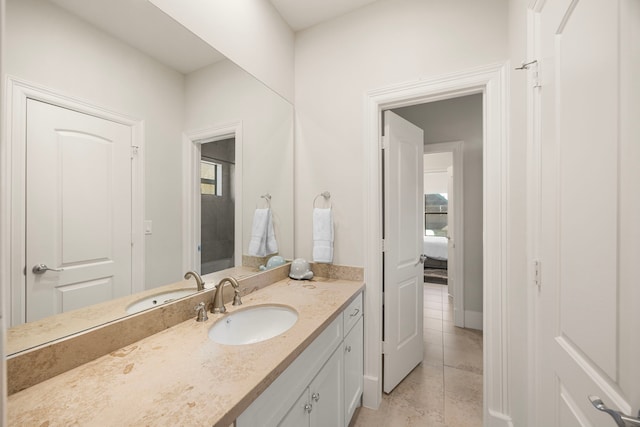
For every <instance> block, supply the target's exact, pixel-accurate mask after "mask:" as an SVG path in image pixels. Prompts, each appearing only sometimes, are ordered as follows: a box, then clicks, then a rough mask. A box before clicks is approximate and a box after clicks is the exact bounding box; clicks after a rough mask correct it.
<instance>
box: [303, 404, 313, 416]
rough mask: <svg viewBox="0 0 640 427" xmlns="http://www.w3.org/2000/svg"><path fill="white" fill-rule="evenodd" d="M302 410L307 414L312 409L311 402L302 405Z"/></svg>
mask: <svg viewBox="0 0 640 427" xmlns="http://www.w3.org/2000/svg"><path fill="white" fill-rule="evenodd" d="M304 410H305V412H307V413H308V414H310V413H311V411H313V405H312V404H311V403H305V405H304Z"/></svg>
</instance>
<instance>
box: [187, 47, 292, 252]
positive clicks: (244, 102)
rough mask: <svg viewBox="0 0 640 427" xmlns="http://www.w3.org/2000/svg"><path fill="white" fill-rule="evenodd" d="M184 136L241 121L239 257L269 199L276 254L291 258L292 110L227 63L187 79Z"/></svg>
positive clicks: (209, 67) (267, 89)
mask: <svg viewBox="0 0 640 427" xmlns="http://www.w3.org/2000/svg"><path fill="white" fill-rule="evenodd" d="M185 120H186V121H185V130H186V131H187V132H188V131H194V130H199V129H202V128H207V127H211V126H213V125H220V124H224V123H229V122H235V121H242V144H243V146H242V151H243V156H242V170H243V177H242V187H243V188H242V199H243V200H242V202H243V209H242V211H243V212H242V215H243V220H242V226H243V238H242V240H243V241H242V253H243V254H246V253H247V249H248V247H249V240H250V238H251V224H252V221H253V213H254V209H255V206H256V204H258V203H260V206H263V204H264V202H263V201H261V200H260V195H261V194H265V193H269V194H271V209H272V212H273V215H274V228H275V234H276V239H277V241H278V249H279V253H280V255H282V256H285V257H287V258H291V259H292V258H293V256H294V253H293V225H292V223H293V220H294V219H293V133H292V130H293V106H292V105H291V104H290V103H288V102H287V101H285V100H284V99H283V98H281V97H280V96H279V95H277V94H276V93H274V92H273V91H271V90H270V89H269V88H267V87H266V86H264V85H263V84H262V83H261V82H259V81H257V80H256V79H255V78H253V77H252V76H251V75H249V74H248V73H247V72H245V71H244V70H242V69H241V68H240V67H238V66H237V65H235V64H234V63H233V62H231V61H229V60H224V61H220V62H217V63H215V64H213V65H211V66H208V67H205V68H202V69H200V70H198V71H195V72H193V73H190V74H189V75H187V78H186V84H185Z"/></svg>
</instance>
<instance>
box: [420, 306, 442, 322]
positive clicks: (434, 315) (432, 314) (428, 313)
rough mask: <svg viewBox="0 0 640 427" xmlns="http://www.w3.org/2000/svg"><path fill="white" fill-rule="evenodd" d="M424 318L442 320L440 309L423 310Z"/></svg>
mask: <svg viewBox="0 0 640 427" xmlns="http://www.w3.org/2000/svg"><path fill="white" fill-rule="evenodd" d="M424 317H428V318H431V319H442V309H440V310H432V309H430V308H425V309H424Z"/></svg>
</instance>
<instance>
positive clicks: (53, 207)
mask: <svg viewBox="0 0 640 427" xmlns="http://www.w3.org/2000/svg"><path fill="white" fill-rule="evenodd" d="M131 143H132V141H131V129H130V128H129V127H128V126H126V125H123V124H120V123H116V122H113V121H110V120H106V119H102V118H99V117H96V116H92V115H89V114H84V113H80V112H76V111H73V110H70V109H67V108H63V107H59V106H56V105H52V104H49V103H45V102H40V101H37V100H32V99H29V100H28V101H27V126H26V160H27V163H26V171H27V172H26V205H25V206H26V237H25V239H26V242H25V245H26V268H25V281H26V284H25V288H26V289H25V299H26V304H25V305H26V318H25V319H24V320H26V321H27V322H31V321H34V320H38V319H42V318H44V317H47V316H51V315H54V314H59V313H64V312H67V311H71V310H74V309H78V308H82V307H86V306H89V305H92V304H96V303H100V302H104V301H109V300H111V299H112V298H117V297H121V296H124V295H129V294H130V293H131V274H132V259H131V257H132V240H131V239H132V228H131V227H132V223H131V215H132V214H131V212H132V207H131V203H132V199H131V197H132V172H131V167H132V162H131V159H132V151H131V150H132V148H131ZM18 303H19V301H17V300H14V301H13V304H14V310H15V312H16V313H20V310H21V307H17V306H16V304H18ZM18 323H22V322H18Z"/></svg>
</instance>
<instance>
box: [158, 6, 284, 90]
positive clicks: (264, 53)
mask: <svg viewBox="0 0 640 427" xmlns="http://www.w3.org/2000/svg"><path fill="white" fill-rule="evenodd" d="M150 1H151V3H153V4H155V5H156V6H158V7H159V8H160V9H162V10H163V11H164V12H165V13H167V14H168V15H169V16H171V17H172V18H173V19H175V20H176V21H178V22H180V23H181V24H182V25H184V26H185V27H187V28H189V29H190V30H191V31H192V32H193V33H195V34H196V35H197V36H199V37H200V38H202V40H204V41H205V42H207V43H209V44H210V45H211V46H213V47H214V48H215V49H216V50H218V51H219V52H220V53H222V54H223V55H225V56H226V57H227V58H229V59H231V60H232V61H233V62H235V63H236V64H238V65H239V66H240V67H242V68H243V69H245V70H247V71H248V72H249V73H250V74H252V75H253V76H255V77H256V78H258V79H259V80H261V81H263V82H264V83H265V84H267V85H268V86H269V87H271V88H272V89H273V90H275V91H276V92H278V93H279V94H280V95H282V96H283V97H285V98H286V99H288V100H289V101H291V102H292V101H293V62H294V60H293V43H294V35H293V31H292V30H291V28H289V26H288V25H287V23H286V22H285V21H284V20H283V19H282V17H281V16H280V15H279V14H278V12H277V11H276V9H275V8H274V7H273V6H272V5H271V3H270V2H268V1H265V0H233V1H229V0H181V1H175V0H150Z"/></svg>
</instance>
